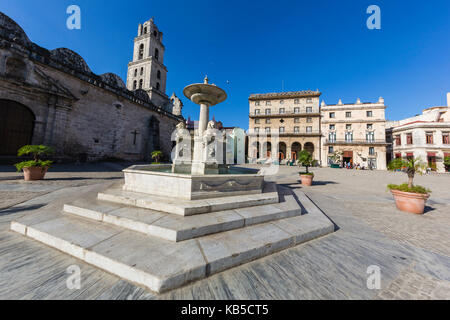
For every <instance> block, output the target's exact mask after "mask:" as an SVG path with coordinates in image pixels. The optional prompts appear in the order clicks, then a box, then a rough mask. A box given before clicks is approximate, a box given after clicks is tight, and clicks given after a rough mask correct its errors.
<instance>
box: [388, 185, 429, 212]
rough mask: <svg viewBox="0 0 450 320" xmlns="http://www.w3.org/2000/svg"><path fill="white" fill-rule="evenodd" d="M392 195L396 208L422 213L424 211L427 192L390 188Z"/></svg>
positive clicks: (427, 196)
mask: <svg viewBox="0 0 450 320" xmlns="http://www.w3.org/2000/svg"><path fill="white" fill-rule="evenodd" d="M391 192H392V194H393V195H394V199H395V203H396V205H397V208H398V210H400V211H405V212H410V213H415V214H423V212H424V211H425V204H426V203H427V200H428V198H429V197H430V195H429V194H422V193H412V192H403V191H398V190H391Z"/></svg>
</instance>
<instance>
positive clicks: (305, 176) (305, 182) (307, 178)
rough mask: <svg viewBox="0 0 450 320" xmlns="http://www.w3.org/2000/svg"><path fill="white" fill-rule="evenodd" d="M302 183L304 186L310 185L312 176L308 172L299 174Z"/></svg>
mask: <svg viewBox="0 0 450 320" xmlns="http://www.w3.org/2000/svg"><path fill="white" fill-rule="evenodd" d="M300 178H301V180H302V185H303V186H306V187H310V186H312V183H313V179H314V176H312V175H308V174H301V175H300Z"/></svg>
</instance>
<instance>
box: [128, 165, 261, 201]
mask: <svg viewBox="0 0 450 320" xmlns="http://www.w3.org/2000/svg"><path fill="white" fill-rule="evenodd" d="M218 172H219V173H218V174H206V175H191V174H186V173H172V165H143V166H132V167H130V168H128V169H126V170H124V174H125V185H124V187H123V189H124V191H133V192H140V193H146V194H151V195H156V196H165V197H167V196H168V197H171V198H177V199H184V200H199V199H210V198H220V197H229V196H237V195H250V194H260V193H262V190H263V186H264V177H263V176H262V175H260V174H259V173H258V170H252V169H246V168H226V167H221V168H218Z"/></svg>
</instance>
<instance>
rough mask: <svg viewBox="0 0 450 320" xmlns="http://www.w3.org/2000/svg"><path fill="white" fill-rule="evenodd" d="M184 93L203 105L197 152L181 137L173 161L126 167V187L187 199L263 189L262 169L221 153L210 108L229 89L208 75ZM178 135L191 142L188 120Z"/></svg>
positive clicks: (217, 102)
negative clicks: (227, 160)
mask: <svg viewBox="0 0 450 320" xmlns="http://www.w3.org/2000/svg"><path fill="white" fill-rule="evenodd" d="M184 94H185V96H186V97H187V98H188V99H190V100H191V101H192V102H194V103H196V104H198V105H200V121H199V126H198V129H197V130H196V132H195V134H194V137H193V139H194V152H193V155H192V156H191V153H190V152H186V151H187V150H184V148H183V146H182V143H181V141H182V140H177V146H176V151H175V157H174V159H173V165H144V166H133V167H131V168H129V169H127V170H125V171H124V173H125V185H124V190H125V191H134V192H141V193H148V194H152V195H161V196H169V197H174V198H181V199H186V200H197V199H207V198H215V197H226V196H235V195H245V194H258V193H262V190H263V185H264V177H263V176H262V175H260V174H259V172H258V170H251V169H244V168H240V169H236V168H230V167H228V166H226V165H224V164H223V161H222V160H223V157H220V156H218V155H219V154H220V152H219V151H220V150H219V149H221V147H218V145H219V144H217V143H215V142H217V140H220V138H221V137H220V133H218V132H217V130H216V128H215V127H214V125H215V124H214V122H212V121H211V122H210V121H209V108H210V107H212V106H215V105H218V104H219V103H221V102H224V101H225V100H226V99H227V94H226V92H225V91H224V90H223V89H221V88H219V87H217V86H216V85H214V84H209V80H208V77H206V78H205V80H204V82H203V83H196V84H192V85H190V86H187V87H186V88H185V89H184ZM176 136H177V137H184V138H185V139H186V140H188V141H189V142H188V143H186V140H184V142H185V144H184V145H189V146H190V145H191V142H190V139H191V135H190V133H189V132H187V130H186V127H185V125H184V123H180V125H179V126H178V127H177V133H176ZM185 149H187V148H185Z"/></svg>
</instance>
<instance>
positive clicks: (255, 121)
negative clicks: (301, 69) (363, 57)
mask: <svg viewBox="0 0 450 320" xmlns="http://www.w3.org/2000/svg"><path fill="white" fill-rule="evenodd" d="M320 96H321V93H320V92H319V91H297V92H282V93H268V94H252V95H251V96H250V98H249V104H250V116H249V118H250V124H249V129H250V130H249V147H248V158H249V161H250V162H255V161H256V160H257V159H278V160H281V161H285V160H288V159H293V160H296V159H297V157H298V152H300V151H301V150H308V151H309V152H311V154H312V155H313V156H314V159H316V160H318V161H320V159H321V148H320V141H321V127H320V106H319V104H320V101H319V98H320Z"/></svg>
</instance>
